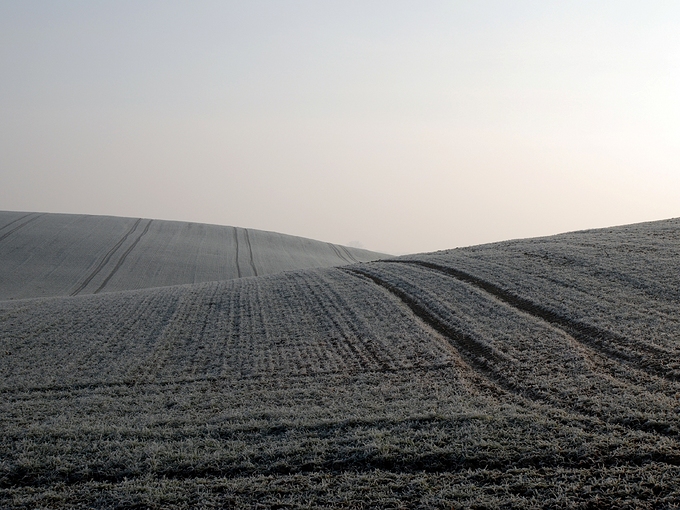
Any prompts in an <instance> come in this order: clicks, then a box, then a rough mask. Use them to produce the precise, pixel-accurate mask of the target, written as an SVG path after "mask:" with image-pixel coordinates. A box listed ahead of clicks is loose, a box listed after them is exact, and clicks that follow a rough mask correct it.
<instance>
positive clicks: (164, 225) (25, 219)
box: [0, 211, 386, 299]
mask: <svg viewBox="0 0 680 510" xmlns="http://www.w3.org/2000/svg"><path fill="white" fill-rule="evenodd" d="M384 257H386V255H384V254H379V253H375V252H370V251H367V250H362V249H358V248H348V247H345V246H341V245H335V244H331V243H324V242H320V241H313V240H311V239H305V238H302V237H295V236H289V235H283V234H277V233H275V232H264V231H261V230H255V229H247V228H237V227H223V226H218V225H206V224H201V223H187V222H179V221H163V220H149V219H143V218H119V217H113V216H90V215H84V214H41V213H26V212H8V211H0V260H2V265H1V266H0V299H22V298H32V297H47V296H75V295H79V294H98V293H100V292H115V291H121V290H134V289H140V288H149V287H166V286H170V285H181V284H184V283H201V282H209V281H217V280H229V279H233V278H242V277H246V276H260V275H266V274H273V273H280V272H282V271H290V270H294V269H308V268H314V267H329V266H339V265H344V264H351V263H354V262H367V261H370V260H376V259H378V258H384Z"/></svg>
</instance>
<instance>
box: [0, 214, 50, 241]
mask: <svg viewBox="0 0 680 510" xmlns="http://www.w3.org/2000/svg"><path fill="white" fill-rule="evenodd" d="M31 214H33V213H29V214H27V215H26V216H30V215H31ZM26 216H22V217H21V218H18V219H16V220H14V221H12V222H10V223H8V224H7V225H5V226H4V227H2V228H3V229H5V228H7V227H9V226H10V225H12V224H13V223H16V222H17V221H19V220H22V219H24V218H25V217H26ZM41 216H42V214H38V215H37V216H33V217H32V218H29V219H27V220H26V221H24V222H23V223H21V224H19V225H17V226H16V227H14V228H13V229H12V230H10V231H9V232H5V233H4V234H2V235H1V236H0V241H4V240H5V239H6V238H7V237H9V236H10V235H12V234H13V233H14V232H16V231H17V230H19V229H21V228H23V227H25V226H26V225H28V224H29V223H31V222H32V221H35V220H37V219H38V218H40V217H41Z"/></svg>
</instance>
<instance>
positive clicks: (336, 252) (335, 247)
mask: <svg viewBox="0 0 680 510" xmlns="http://www.w3.org/2000/svg"><path fill="white" fill-rule="evenodd" d="M328 246H330V247H331V250H333V251H334V252H335V254H336V255H337V256H338V258H339V259H340V260H344V261H345V262H347V263H349V264H352V263H353V262H352V261H351V260H349V259H348V258H347V257H345V256H344V255H343V254H342V253H340V250H339V249H338V247H337V246H335V245H334V244H333V243H328Z"/></svg>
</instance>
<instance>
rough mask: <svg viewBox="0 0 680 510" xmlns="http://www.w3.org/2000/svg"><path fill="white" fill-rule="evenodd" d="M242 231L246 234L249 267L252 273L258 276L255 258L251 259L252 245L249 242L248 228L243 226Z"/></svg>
mask: <svg viewBox="0 0 680 510" xmlns="http://www.w3.org/2000/svg"><path fill="white" fill-rule="evenodd" d="M243 232H244V233H245V235H246V243H247V244H248V254H249V262H250V267H251V268H252V269H253V274H254V275H255V276H258V275H257V268H256V267H255V260H254V259H253V245H252V244H250V235H249V234H248V229H247V228H244V229H243Z"/></svg>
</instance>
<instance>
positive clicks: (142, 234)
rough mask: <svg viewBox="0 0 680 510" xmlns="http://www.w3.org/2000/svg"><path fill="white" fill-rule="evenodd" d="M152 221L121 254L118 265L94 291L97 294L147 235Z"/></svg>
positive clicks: (150, 221) (151, 221)
mask: <svg viewBox="0 0 680 510" xmlns="http://www.w3.org/2000/svg"><path fill="white" fill-rule="evenodd" d="M151 223H153V220H149V222H148V223H147V224H146V227H144V230H143V231H142V233H141V234H139V236H137V239H135V240H134V242H133V243H132V244H131V245H130V247H129V248H128V249H127V250H125V252H124V253H123V255H121V257H120V259H118V262H116V265H115V266H114V268H113V269H112V270H111V272H110V273H109V275H108V276H107V277H106V278H105V279H104V281H103V282H102V284H101V285H100V286H99V288H97V290H95V291H94V293H95V294H97V293H98V292H99V291H101V290H102V289H103V288H104V287H106V284H107V283H109V281H110V280H111V278H113V275H114V274H116V272H117V271H118V270H119V269H120V267H121V266H122V265H123V262H125V259H126V258H127V256H128V255H129V254H130V252H131V251H132V250H133V249H134V248H135V246H137V243H139V241H140V240H141V239H142V237H144V236H145V235H146V233H147V232H148V231H149V227H150V226H151Z"/></svg>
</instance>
